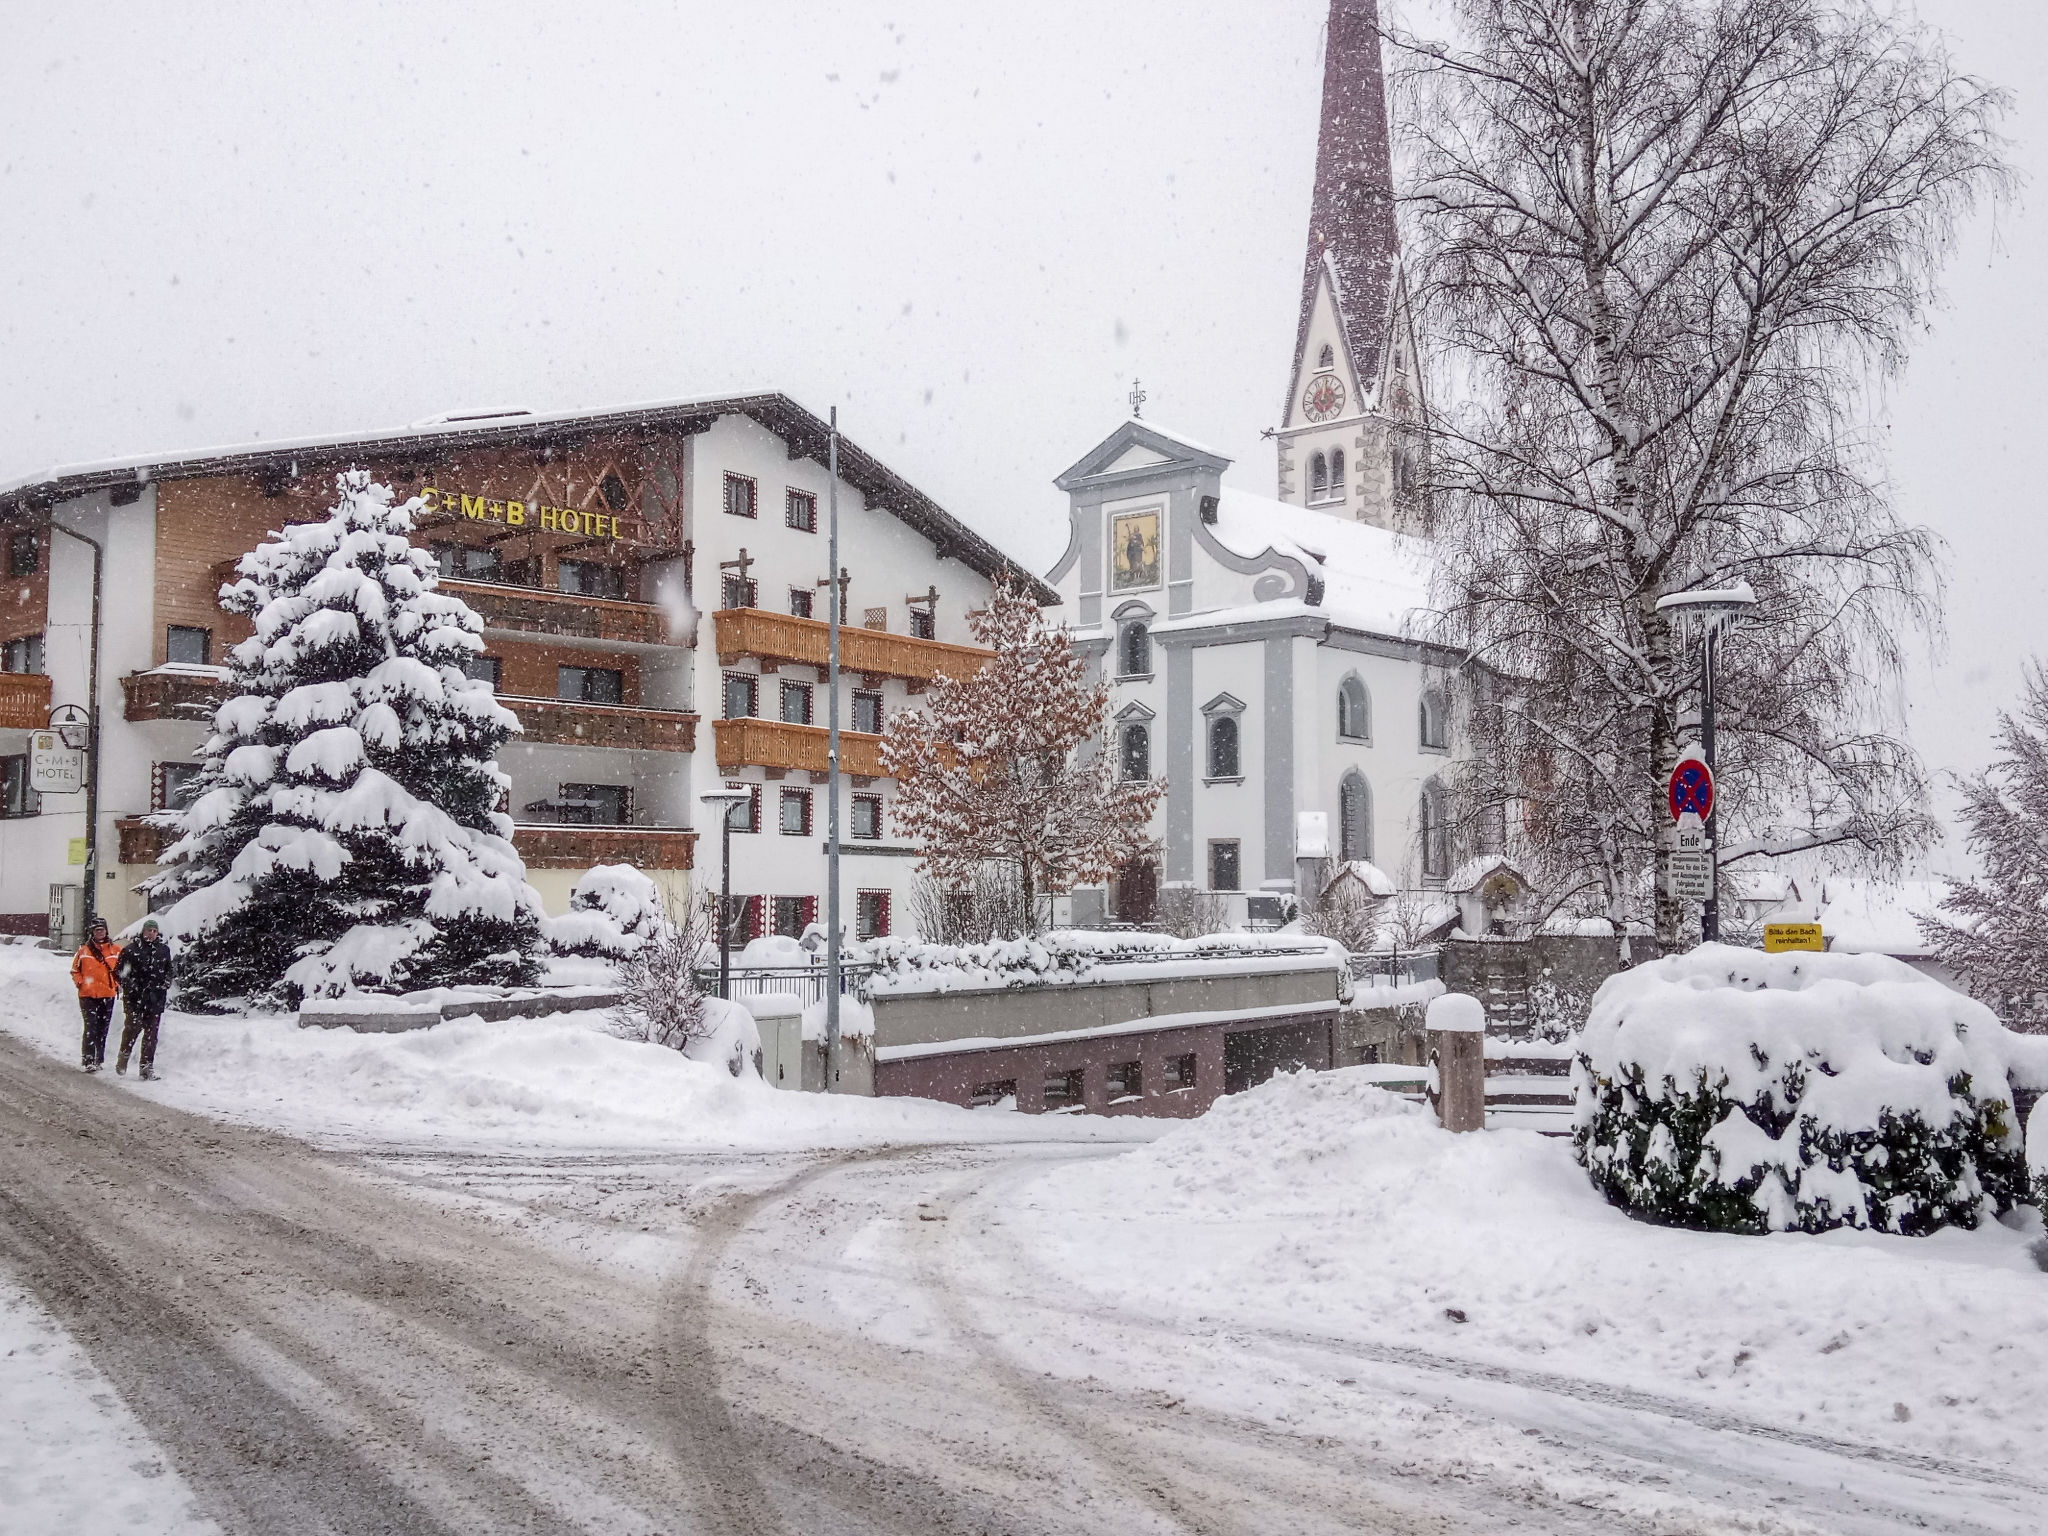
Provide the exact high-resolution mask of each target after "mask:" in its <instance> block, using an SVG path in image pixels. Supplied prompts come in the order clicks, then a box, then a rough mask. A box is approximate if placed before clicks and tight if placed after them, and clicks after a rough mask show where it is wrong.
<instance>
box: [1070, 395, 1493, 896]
mask: <svg viewBox="0 0 2048 1536" xmlns="http://www.w3.org/2000/svg"><path fill="white" fill-rule="evenodd" d="M1229 463H1230V461H1229V460H1228V459H1226V458H1224V457H1223V456H1222V455H1220V454H1218V453H1216V452H1214V451H1212V450H1210V449H1208V448H1205V447H1203V446H1201V445H1200V444H1198V443H1194V442H1190V441H1189V440H1187V439H1186V438H1184V437H1182V436H1180V435H1178V434H1175V433H1172V432H1169V431H1166V430H1164V429H1162V428H1160V427H1158V426H1156V425H1155V424H1153V423H1151V422H1147V421H1143V420H1136V419H1133V420H1130V421H1126V422H1125V423H1123V425H1121V426H1120V427H1118V428H1117V429H1116V431H1114V432H1112V433H1111V434H1110V435H1109V436H1108V437H1107V438H1105V439H1104V440H1103V441H1102V442H1101V443H1099V444H1097V445H1096V446H1095V447H1094V448H1093V449H1091V450H1090V451H1089V452H1088V453H1087V454H1086V455H1084V456H1083V457H1082V458H1081V459H1080V460H1079V461H1078V462H1077V463H1076V464H1074V465H1073V467H1072V468H1070V469H1068V470H1067V471H1066V472H1065V473H1064V474H1063V475H1061V476H1060V477H1059V480H1058V484H1059V486H1060V488H1061V489H1062V490H1064V491H1066V492H1067V495H1068V499H1069V506H1070V516H1071V532H1070V537H1069V542H1068V545H1067V549H1066V552H1065V554H1064V555H1063V556H1062V557H1061V559H1060V561H1059V563H1058V565H1057V566H1055V567H1054V569H1053V570H1052V572H1051V573H1050V575H1049V577H1048V580H1049V581H1050V583H1051V584H1052V585H1053V586H1054V587H1055V588H1057V589H1058V591H1059V594H1060V597H1061V600H1062V603H1063V605H1064V612H1065V613H1066V614H1067V615H1069V616H1070V621H1071V622H1072V623H1073V624H1074V627H1075V633H1076V637H1077V639H1078V641H1079V643H1080V645H1081V646H1082V647H1083V649H1084V650H1086V651H1088V652H1090V653H1092V654H1094V655H1096V656H1098V657H1100V658H1101V661H1102V665H1103V667H1104V668H1105V670H1106V673H1107V675H1108V677H1109V678H1110V680H1111V682H1112V689H1113V691H1112V702H1111V712H1112V716H1113V719H1114V730H1115V741H1114V750H1115V751H1116V753H1117V760H1118V763H1119V766H1120V768H1121V771H1122V772H1123V773H1125V774H1126V775H1127V776H1129V777H1133V778H1140V777H1151V776H1163V777H1164V778H1165V779H1166V783H1167V791H1166V795H1165V798H1164V801H1163V804H1162V808H1161V810H1160V811H1159V813H1158V815H1159V818H1160V819H1159V824H1158V825H1157V827H1156V828H1155V831H1156V834H1157V837H1158V842H1159V847H1160V850H1161V853H1160V862H1159V865H1158V867H1156V868H1155V869H1152V870H1150V871H1144V870H1139V871H1133V872H1132V873H1131V874H1130V875H1129V876H1127V877H1126V878H1125V879H1124V880H1123V881H1121V882H1119V883H1118V885H1117V887H1115V888H1113V889H1111V890H1109V891H1105V892H1099V893H1095V894H1094V895H1093V896H1092V897H1091V896H1090V895H1089V894H1088V893H1081V894H1080V895H1078V896H1077V898H1076V902H1075V911H1074V916H1075V918H1076V920H1077V921H1086V920H1088V919H1089V918H1090V917H1092V916H1093V915H1094V913H1095V911H1097V910H1104V909H1106V915H1107V916H1109V917H1111V918H1122V919H1124V920H1130V921H1137V920H1141V919H1142V917H1143V916H1144V915H1145V913H1146V910H1147V909H1148V908H1149V907H1150V906H1151V905H1152V904H1153V902H1154V900H1155V898H1156V894H1157V890H1158V888H1159V886H1160V885H1162V884H1163V885H1164V886H1166V887H1169V888H1170V887H1174V886H1181V887H1192V888H1194V889H1196V890H1201V891H1211V892H1216V893H1219V894H1226V895H1228V896H1230V897H1231V898H1233V903H1232V905H1233V908H1234V910H1232V911H1231V913H1230V916H1231V918H1232V919H1234V920H1236V921H1244V920H1246V919H1247V918H1252V919H1256V918H1258V917H1260V916H1262V915H1264V916H1272V915H1276V911H1275V908H1276V907H1277V903H1275V904H1273V905H1266V904H1260V903H1258V902H1257V898H1259V897H1261V896H1266V897H1280V896H1294V895H1296V894H1297V893H1298V892H1299V893H1301V894H1306V892H1301V891H1300V883H1301V881H1302V880H1303V878H1304V877H1311V870H1314V869H1320V870H1321V871H1322V872H1323V873H1327V872H1328V869H1329V868H1330V864H1331V863H1332V862H1342V861H1366V862H1370V863H1372V864H1374V865H1377V866H1379V867H1380V868H1381V869H1382V870H1383V871H1385V872H1386V873H1387V874H1388V875H1389V876H1390V877H1391V879H1392V881H1393V882H1394V883H1395V884H1397V885H1399V886H1402V887H1404V888H1407V889H1415V890H1420V889H1427V888H1429V887H1431V886H1440V885H1441V883H1442V881H1443V879H1444V878H1445V877H1446V876H1448V875H1449V874H1450V873H1451V848H1450V838H1449V829H1448V817H1447V814H1446V810H1447V808H1446V803H1445V796H1444V793H1443V790H1442V787H1441V784H1440V782H1439V776H1440V774H1441V773H1442V771H1443V769H1444V768H1445V767H1446V766H1447V764H1448V761H1449V758H1450V754H1451V751H1452V749H1453V746H1454V742H1453V738H1452V729H1453V723H1452V715H1453V711H1452V709H1451V697H1452V695H1451V690H1450V686H1449V685H1450V680H1451V671H1452V669H1453V668H1455V666H1456V665H1457V663H1458V660H1459V658H1458V656H1457V655H1456V654H1455V653H1454V652H1450V651H1446V650H1443V649H1442V648H1440V647H1436V646H1432V645H1430V644H1429V643H1427V642H1426V641H1425V640H1423V639H1420V638H1418V637H1417V634H1416V628H1417V620H1418V616H1419V612H1420V610H1422V609H1423V607H1424V605H1425V604H1426V602H1427V597H1428V591H1427V588H1428V566H1427V552H1426V549H1425V548H1424V546H1423V545H1422V544H1421V543H1420V542H1419V541H1418V540H1416V539H1414V538H1412V537H1410V536H1408V535H1405V534H1401V533H1396V532H1393V531H1391V530H1389V529H1386V528H1382V527H1378V526H1375V525H1374V524H1372V523H1369V522H1365V521H1358V520H1352V519H1349V518H1338V517H1333V516H1331V515H1329V514H1328V513H1326V512H1323V511H1320V510H1311V509H1309V508H1306V507H1299V506H1292V505H1289V504H1288V503H1285V502H1281V501H1276V500H1272V499H1269V498H1267V497H1264V496H1258V495H1253V494H1250V493H1247V492H1244V491H1239V490H1235V489H1232V488H1230V487H1226V486H1224V485H1223V484H1222V483H1221V480H1222V474H1223V471H1224V470H1225V469H1226V468H1227V467H1228V466H1229ZM1325 861H1330V862H1325ZM1098 903H1099V904H1100V905H1099V906H1098V905H1097V904H1098Z"/></svg>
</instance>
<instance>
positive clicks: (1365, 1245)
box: [990, 1068, 2048, 1468]
mask: <svg viewBox="0 0 2048 1536" xmlns="http://www.w3.org/2000/svg"><path fill="white" fill-rule="evenodd" d="M1375 1070H1384V1069H1372V1068H1351V1069H1346V1070H1342V1071H1337V1072H1325V1073H1300V1074H1292V1075H1286V1076H1281V1077H1277V1078H1275V1079H1273V1080H1272V1081H1271V1082H1269V1083H1267V1084H1265V1085H1264V1086H1263V1087H1260V1088H1258V1089H1255V1090H1253V1091H1251V1092H1249V1093H1245V1094H1240V1095H1235V1096H1233V1097H1230V1098H1226V1099H1224V1100H1222V1101H1221V1102H1220V1103H1219V1104H1217V1106H1216V1107H1215V1108H1214V1109H1212V1110H1211V1111H1210V1112H1209V1113H1208V1114H1207V1115H1206V1116H1204V1117H1203V1118H1201V1119H1200V1120H1195V1121H1191V1122H1188V1123H1186V1124H1184V1125H1182V1126H1180V1127H1177V1128H1176V1129H1174V1130H1173V1131H1171V1132H1169V1133H1168V1134H1166V1135H1165V1136H1163V1137H1161V1138H1160V1139H1159V1140H1157V1141H1156V1142H1154V1143H1153V1144H1152V1145H1150V1146H1147V1147H1144V1148H1141V1149H1137V1150H1134V1151H1131V1152H1129V1153H1126V1154H1124V1155H1122V1156H1119V1157H1115V1158H1111V1159H1107V1160H1089V1161H1087V1162H1085V1163H1077V1164H1072V1165H1068V1166H1066V1167H1063V1168H1062V1169H1060V1170H1059V1171H1057V1172H1054V1173H1051V1174H1048V1175H1046V1176H1045V1177H1043V1178H1042V1179H1040V1180H1038V1181H1036V1182H1034V1183H1032V1184H1031V1185H1029V1186H1027V1187H1025V1188H1023V1189H1022V1190H1020V1191H1017V1192H1016V1193H1015V1194H1014V1195H1013V1194H1012V1193H1011V1192H1009V1191H1006V1192H1005V1202H1006V1203H1005V1206H1004V1207H1003V1208H1002V1209H1001V1210H1000V1211H996V1212H993V1213H992V1214H991V1218H990V1219H991V1220H992V1222H993V1225H992V1227H991V1231H990V1236H991V1238H993V1239H996V1240H998V1241H999V1243H1000V1244H1001V1246H1000V1248H998V1249H997V1250H996V1251H1001V1252H1005V1253H1007V1254H1009V1255H1011V1256H1012V1259H1013V1261H1014V1262H1016V1263H1019V1264H1023V1265H1028V1266H1029V1267H1031V1268H1033V1269H1035V1270H1039V1271H1042V1272H1043V1273H1045V1274H1046V1275H1048V1276H1051V1277H1054V1278H1056V1279H1057V1280H1058V1281H1059V1282H1060V1283H1061V1284H1063V1285H1066V1286H1072V1287H1077V1288H1078V1289H1079V1290H1080V1291H1081V1292H1082V1293H1083V1295H1082V1296H1080V1297H1077V1298H1076V1300H1075V1303H1074V1304H1075V1305H1082V1306H1085V1305H1088V1304H1089V1303H1091V1302H1096V1303H1105V1304H1112V1305H1114V1306H1116V1307H1117V1308H1118V1309H1119V1310H1122V1311H1124V1312H1128V1313H1130V1314H1133V1315H1136V1316H1141V1317H1143V1318H1145V1319H1146V1320H1148V1321H1149V1322H1152V1323H1156V1324H1159V1325H1163V1326H1166V1327H1169V1328H1174V1329H1178V1330H1182V1331H1185V1332H1187V1333H1188V1334H1191V1335H1197V1336H1199V1335H1203V1334H1208V1333H1216V1332H1221V1333H1224V1334H1236V1333H1239V1332H1242V1331H1245V1330H1257V1329H1262V1328H1268V1329H1273V1330H1278V1331H1280V1332H1282V1333H1284V1334H1296V1333H1307V1334H1312V1335H1315V1336H1317V1337H1327V1338H1335V1339H1337V1340H1340V1341H1343V1340H1355V1341H1359V1342H1360V1343H1365V1344H1374V1345H1382V1346H1394V1347H1401V1348H1407V1349H1414V1350H1419V1351H1421V1352H1423V1353H1424V1354H1426V1355H1429V1356H1447V1357H1450V1358H1452V1359H1455V1360H1458V1361H1476V1362H1480V1363H1483V1364H1487V1365H1492V1366H1500V1367H1504V1368H1506V1369H1508V1370H1510V1371H1514V1372H1528V1373H1536V1374H1548V1375H1556V1376H1567V1377H1572V1378H1576V1379H1581V1380H1590V1381H1595V1382H1600V1383H1604V1384H1610V1385H1614V1386H1622V1387H1629V1388H1633V1389H1636V1390H1641V1391H1647V1392H1654V1393H1656V1394H1658V1395H1660V1396H1662V1397H1665V1398H1676V1399H1680V1400H1683V1401H1686V1402H1690V1403H1695V1404H1701V1405H1707V1406H1712V1407H1714V1408H1717V1409H1720V1410H1724V1411H1728V1412H1731V1413H1737V1414H1740V1415H1743V1416H1746V1417H1749V1418H1752V1419H1756V1420H1762V1421H1764V1422H1766V1423H1770V1424H1775V1425H1780V1426H1783V1427H1786V1428H1797V1429H1799V1430H1802V1431H1806V1432H1811V1433H1819V1434H1826V1435H1837V1436H1842V1437H1846V1438H1851V1439H1855V1440H1859V1441H1862V1442H1865V1443H1872V1444H1877V1445H1880V1446H1885V1447H1891V1448H1897V1449H1900V1450H1916V1451H1925V1452H1938V1453H1940V1454H1944V1455H1950V1454H1963V1455H1971V1456H1979V1457H1983V1458H1985V1459H1987V1460H1995V1461H2001V1462H2012V1463H2024V1464H2025V1465H2027V1466H2028V1467H2030V1468H2037V1467H2038V1457H2039V1450H2040V1447H2041V1446H2042V1445H2043V1444H2048V1394H2043V1393H2040V1392H2038V1391H2034V1390H2032V1388H2031V1386H2030V1385H2029V1384H2031V1383H2034V1382H2037V1381H2040V1380H2042V1379H2043V1372H2044V1371H2048V1306H2044V1301H2048V1276H2044V1275H2043V1274H2042V1273H2040V1271H2039V1270H2037V1269H2036V1268H2035V1266H2034V1262H2033V1260H2032V1259H2031V1258H2030V1257H2029V1255H2028V1252H2027V1247H2028V1244H2029V1243H2030V1242H2031V1241H2033V1240H2034V1239H2035V1238H2036V1237H2037V1236H2038V1234H2039V1225H2038V1223H2037V1222H2035V1223H2031V1224H2029V1225H2026V1226H2024V1227H2022V1228H2020V1229H2017V1230H2015V1229H2009V1228H2008V1227H2006V1226H2004V1225H2001V1224H1997V1223H1993V1224H1990V1225H1988V1226H1986V1227H1984V1228H1982V1229H1980V1230H1978V1231H1974V1232H1965V1231H1960V1230H1950V1231H1946V1232H1942V1233H1939V1234H1937V1235H1935V1236H1934V1237H1931V1238H1924V1239H1909V1238H1900V1237H1891V1236H1885V1235H1881V1234H1878V1233H1873V1232H1852V1231H1837V1232H1832V1233H1828V1234H1825V1235H1821V1236H1809V1235H1806V1234H1800V1233H1787V1234H1781V1235H1776V1236H1767V1237H1738V1236H1731V1235H1727V1234H1720V1233H1707V1232H1693V1231H1684V1230H1680V1229H1677V1228H1670V1227H1658V1226H1649V1225H1646V1224H1644V1223H1641V1222H1636V1221H1632V1220H1630V1219H1629V1218H1628V1217H1626V1216H1624V1215H1623V1214H1622V1213H1621V1212H1619V1211H1617V1210H1615V1209H1614V1208H1613V1207H1611V1206H1609V1205H1607V1204H1606V1203H1605V1202H1604V1201H1603V1200H1601V1198H1600V1197H1599V1195H1598V1194H1597V1193H1596V1192H1595V1191H1594V1190H1592V1189H1591V1188H1590V1187H1589V1186H1588V1184H1587V1182H1586V1179H1585V1176H1584V1174H1583V1173H1582V1172H1581V1171H1580V1170H1579V1168H1578V1167H1577V1166H1576V1165H1575V1163H1574V1162H1573V1159H1572V1154H1571V1150H1570V1148H1569V1146H1568V1145H1567V1144H1565V1143H1564V1142H1563V1141H1561V1140H1557V1139H1551V1138H1545V1137H1541V1136H1538V1135H1536V1134H1534V1133H1533V1132H1525V1131H1489V1132H1487V1133H1485V1134H1482V1135H1465V1136H1453V1135H1451V1134H1449V1133H1448V1132H1445V1131H1443V1130H1441V1129H1439V1128H1438V1126H1437V1125H1436V1123H1435V1121H1434V1119H1433V1118H1432V1117H1431V1116H1429V1115H1428V1114H1426V1113H1424V1112H1423V1111H1421V1110H1420V1109H1418V1108H1416V1107H1414V1106H1411V1105H1409V1104H1407V1103H1405V1102H1404V1101H1402V1100H1400V1099H1397V1098H1395V1097H1394V1096H1393V1095H1391V1094H1388V1093H1386V1092H1383V1091H1382V1090H1380V1089H1379V1088H1377V1087H1375V1086H1373V1084H1372V1082H1371V1080H1370V1074H1371V1073H1373V1072H1374V1071H1375ZM1902 1408H1903V1410H1904V1411H1903V1413H1902V1412H1901V1409H1902Z"/></svg>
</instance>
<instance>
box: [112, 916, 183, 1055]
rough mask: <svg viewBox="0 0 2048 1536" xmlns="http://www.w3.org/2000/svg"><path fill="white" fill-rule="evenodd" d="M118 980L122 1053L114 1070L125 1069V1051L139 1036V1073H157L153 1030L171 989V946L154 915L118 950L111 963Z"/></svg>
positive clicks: (154, 1031)
mask: <svg viewBox="0 0 2048 1536" xmlns="http://www.w3.org/2000/svg"><path fill="white" fill-rule="evenodd" d="M114 975H115V976H116V977H117V978H118V979H119V981H120V983H121V1054H120V1055H119V1056H117V1057H115V1058H114V1070H115V1071H116V1072H126V1071H127V1070H128V1053H129V1052H130V1051H132V1050H133V1049H134V1048H135V1037H136V1036H137V1035H140V1036H142V1075H143V1077H144V1078H152V1077H155V1076H156V1033H157V1026H158V1025H160V1024H161V1023H162V1022H163V1017H164V1003H165V1001H166V1000H167V999H168V998H169V996H170V992H171V946H170V945H168V944H166V943H165V942H164V940H163V936H162V934H160V933H159V932H158V931H157V926H156V919H155V918H153V917H152V918H150V919H149V920H148V921H147V922H145V923H144V924H143V925H142V937H141V938H139V939H137V940H136V941H135V942H134V943H132V944H130V945H128V946H127V947H126V948H124V949H123V950H122V951H121V958H120V960H119V961H118V962H117V963H116V965H115V966H114Z"/></svg>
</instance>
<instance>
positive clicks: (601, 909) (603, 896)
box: [542, 864, 668, 960]
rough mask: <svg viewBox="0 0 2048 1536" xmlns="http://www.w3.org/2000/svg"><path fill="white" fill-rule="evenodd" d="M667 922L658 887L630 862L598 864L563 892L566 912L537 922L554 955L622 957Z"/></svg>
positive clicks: (644, 941) (590, 957) (635, 951)
mask: <svg viewBox="0 0 2048 1536" xmlns="http://www.w3.org/2000/svg"><path fill="white" fill-rule="evenodd" d="M667 923H668V912H667V909H666V908H665V907H664V906H663V905H662V900H661V891H660V889H659V888H658V887H656V885H655V883H654V882H653V880H651V879H649V878H648V877H647V875H645V874H643V873H642V872H641V871H639V870H637V869H635V868H634V867H633V866H632V865H630V864H600V865H598V866H597V867H596V868H594V869H591V870H588V871H586V872H585V874H584V876H583V878H582V879H580V880H578V881H577V882H576V888H575V889H574V890H573V891H571V892H570V893H569V910H568V911H567V912H565V913H563V914H562V915H561V916H560V917H550V918H547V919H546V920H544V922H543V923H542V930H543V932H545V933H546V935H547V940H548V946H549V948H551V949H552V950H553V951H554V952H555V953H556V954H558V955H581V956H583V957H585V958H589V959H612V960H623V959H625V958H626V957H627V956H628V955H631V954H635V953H637V952H638V951H639V949H640V947H641V946H642V945H644V944H645V943H646V942H647V941H648V940H649V939H651V938H653V937H654V936H655V935H656V934H658V933H660V932H661V931H662V929H663V928H664V927H665V926H666V925H667Z"/></svg>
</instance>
